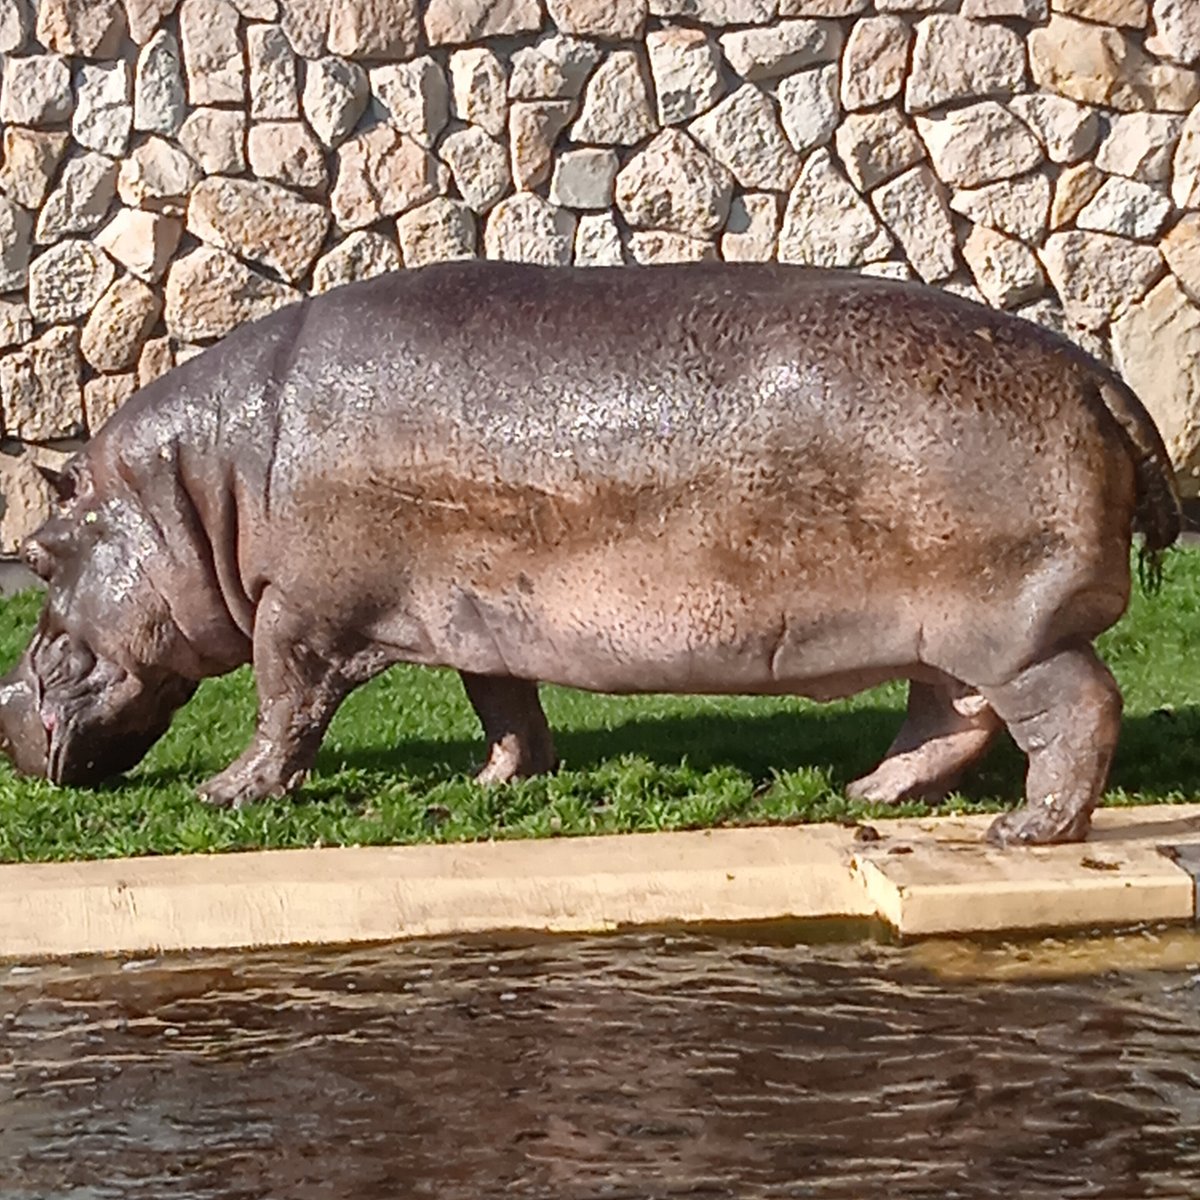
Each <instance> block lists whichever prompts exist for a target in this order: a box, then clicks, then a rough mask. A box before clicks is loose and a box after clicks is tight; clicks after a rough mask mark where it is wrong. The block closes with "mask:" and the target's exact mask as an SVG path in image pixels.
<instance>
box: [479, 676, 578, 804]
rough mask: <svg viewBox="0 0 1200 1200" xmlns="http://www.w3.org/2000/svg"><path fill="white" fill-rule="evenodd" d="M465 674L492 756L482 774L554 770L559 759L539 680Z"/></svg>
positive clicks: (499, 777) (501, 777) (502, 777)
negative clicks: (541, 698) (539, 688)
mask: <svg viewBox="0 0 1200 1200" xmlns="http://www.w3.org/2000/svg"><path fill="white" fill-rule="evenodd" d="M460 674H461V675H462V681H463V687H464V688H465V689H466V692H467V698H468V699H469V700H470V701H471V705H472V707H473V708H474V709H475V712H476V714H477V715H478V717H479V721H480V724H482V725H483V733H484V737H485V738H486V739H487V744H488V757H487V761H486V762H485V763H484V765H483V766H482V767H481V768H480V770H479V773H478V774H477V775H476V776H475V778H476V780H477V781H478V782H479V783H508V782H509V780H512V779H525V778H527V777H528V776H530V775H542V774H545V773H546V772H547V771H553V770H554V768H555V766H557V764H558V760H557V758H556V756H555V753H554V738H553V736H552V735H551V733H550V726H549V725H548V724H547V723H546V714H545V713H544V712H543V711H542V703H541V701H540V700H539V699H538V689H537V684H536V683H532V682H530V681H529V680H527V679H514V678H512V677H511V676H507V675H473V674H472V673H471V672H470V671H462V672H460Z"/></svg>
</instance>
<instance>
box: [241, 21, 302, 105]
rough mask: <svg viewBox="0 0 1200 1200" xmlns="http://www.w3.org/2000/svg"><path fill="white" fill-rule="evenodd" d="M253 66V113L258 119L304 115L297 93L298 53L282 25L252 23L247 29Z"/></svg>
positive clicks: (248, 59)
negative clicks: (301, 113) (293, 49)
mask: <svg viewBox="0 0 1200 1200" xmlns="http://www.w3.org/2000/svg"><path fill="white" fill-rule="evenodd" d="M246 59H247V61H248V63H249V66H250V116H251V117H253V118H254V119H255V120H258V121H287V120H294V119H295V118H296V117H298V116H299V115H300V103H299V100H298V98H297V95H296V55H295V53H294V52H293V51H292V46H291V43H290V42H289V41H288V39H287V35H286V34H285V33H284V32H283V30H282V29H281V28H280V27H279V26H278V25H251V26H250V27H249V28H248V29H247V30H246Z"/></svg>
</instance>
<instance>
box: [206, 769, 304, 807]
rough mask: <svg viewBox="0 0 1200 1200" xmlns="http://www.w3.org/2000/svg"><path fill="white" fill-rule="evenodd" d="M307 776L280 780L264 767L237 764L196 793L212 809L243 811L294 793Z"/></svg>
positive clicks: (300, 773)
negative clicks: (250, 806)
mask: <svg viewBox="0 0 1200 1200" xmlns="http://www.w3.org/2000/svg"><path fill="white" fill-rule="evenodd" d="M306 774H307V772H306V771H302V770H301V771H294V772H292V773H291V774H290V775H286V776H283V777H281V776H280V773H279V772H278V771H270V770H268V769H267V768H266V764H263V763H255V762H253V761H250V762H244V761H243V760H242V759H238V761H237V762H235V763H233V764H232V765H230V766H228V767H226V768H225V770H224V771H222V772H221V773H220V774H219V775H214V776H213V777H212V778H211V779H209V780H208V781H207V782H205V783H202V784H201V785H200V786H199V787H198V788H197V789H196V794H197V795H198V796H199V797H200V799H201V800H202V801H203V802H204V803H205V804H209V805H211V806H212V807H213V808H244V807H245V806H246V805H247V804H255V803H258V802H259V801H261V800H272V799H278V798H279V797H281V796H286V795H288V794H289V793H291V792H294V791H295V790H296V788H298V787H299V786H300V784H301V782H302V781H303V779H304V776H305V775H306Z"/></svg>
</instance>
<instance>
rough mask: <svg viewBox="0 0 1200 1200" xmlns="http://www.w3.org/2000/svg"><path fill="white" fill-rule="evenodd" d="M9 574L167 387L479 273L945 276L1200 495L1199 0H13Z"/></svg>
mask: <svg viewBox="0 0 1200 1200" xmlns="http://www.w3.org/2000/svg"><path fill="white" fill-rule="evenodd" d="M0 59H2V62H0V69H2V75H3V79H2V84H0V124H2V126H3V138H2V140H3V150H2V152H3V160H2V165H0V394H2V399H3V433H4V443H3V449H4V453H3V454H0V472H2V473H0V493H2V494H3V497H4V500H5V505H6V507H5V511H4V514H3V520H2V524H0V551H2V552H11V551H12V550H13V548H14V547H15V545H16V543H17V541H18V539H19V537H20V536H21V534H22V533H24V532H25V531H26V530H27V529H28V528H29V526H30V524H31V523H32V522H33V521H35V520H36V519H37V518H38V516H39V514H40V511H41V509H42V506H43V505H44V503H45V500H46V497H45V495H44V492H43V485H42V483H41V480H40V478H39V477H38V475H37V474H36V472H35V471H34V470H33V465H32V464H33V462H34V461H43V462H45V461H54V460H56V459H58V458H61V456H62V453H63V450H64V447H65V446H69V445H71V444H72V439H78V438H79V437H81V436H86V433H87V431H88V430H89V429H95V428H97V427H98V426H99V425H100V424H101V423H102V422H103V421H104V420H105V418H106V417H107V416H108V414H109V413H111V412H112V411H113V409H114V407H115V406H117V405H118V404H120V403H121V401H122V400H123V399H124V398H125V397H126V396H128V395H129V394H130V393H131V392H132V391H133V390H134V388H135V387H137V386H138V384H139V383H144V382H145V381H147V380H148V379H151V378H154V377H155V376H157V375H159V374H161V373H162V372H163V371H165V370H167V369H168V368H169V367H170V366H171V365H172V363H174V362H177V361H180V360H181V359H182V358H184V357H185V356H188V355H191V354H194V353H196V352H197V349H198V348H199V347H202V346H204V345H206V344H209V343H211V342H212V341H213V340H215V339H218V338H220V337H221V336H222V335H223V334H226V333H228V332H229V331H230V330H231V329H232V328H234V326H236V325H237V324H238V323H239V322H242V321H246V320H249V319H251V318H253V317H256V316H258V315H260V314H262V313H266V312H268V311H270V310H272V309H274V308H278V307H280V306H281V305H286V304H290V303H292V302H294V301H295V300H296V299H297V298H298V297H299V296H301V295H302V294H303V293H305V292H321V291H324V290H326V289H328V288H331V287H333V286H335V285H337V284H339V283H341V282H343V281H346V280H351V279H360V278H363V277H365V276H368V275H372V274H375V273H377V272H380V271H385V270H391V269H395V268H398V267H401V266H417V265H420V264H422V263H428V262H433V261H435V260H438V259H449V258H459V257H463V256H469V255H477V254H478V255H487V256H489V257H494V258H520V259H530V260H533V261H537V262H543V263H569V262H575V263H580V264H594V263H623V262H624V263H628V262H641V263H653V262H663V261H667V260H673V259H708V258H725V259H775V258H778V259H779V260H781V261H784V262H794V263H819V264H823V265H828V266H838V267H847V268H855V269H860V270H864V271H869V272H873V273H876V274H886V275H894V276H897V277H902V278H920V279H924V280H926V281H928V282H931V283H934V284H937V285H939V286H942V287H946V288H949V289H952V290H954V291H957V292H960V293H963V294H966V295H970V296H973V297H976V298H981V299H983V300H984V301H985V302H986V303H989V304H993V305H998V306H1003V307H1005V308H1010V309H1013V310H1015V311H1017V312H1020V313H1022V314H1024V315H1027V316H1029V317H1031V318H1033V319H1034V320H1037V321H1041V322H1043V323H1045V324H1048V325H1051V326H1054V327H1056V328H1062V329H1065V330H1066V331H1067V332H1068V334H1069V335H1070V336H1072V337H1075V338H1076V339H1077V340H1078V341H1079V342H1080V343H1081V344H1082V345H1084V346H1086V347H1087V348H1088V349H1089V350H1091V351H1093V352H1094V353H1096V354H1098V355H1100V356H1101V357H1106V358H1110V359H1111V358H1114V357H1115V360H1116V362H1117V364H1118V365H1119V367H1120V368H1121V369H1122V370H1123V371H1124V372H1125V374H1126V375H1127V377H1128V378H1129V379H1130V381H1131V382H1132V383H1133V384H1134V386H1135V387H1136V388H1137V389H1138V391H1139V392H1140V393H1141V394H1142V395H1143V397H1144V398H1145V400H1146V401H1147V403H1148V404H1149V405H1150V407H1151V408H1152V409H1153V411H1154V412H1155V414H1156V416H1157V417H1158V418H1159V421H1160V423H1161V424H1162V426H1163V427H1164V432H1165V433H1166V435H1167V437H1168V440H1169V442H1170V445H1171V449H1172V452H1173V454H1174V455H1175V457H1176V461H1177V463H1178V465H1179V466H1180V467H1181V468H1182V469H1183V473H1184V476H1185V479H1186V480H1187V482H1188V485H1189V488H1190V490H1193V491H1194V490H1195V489H1196V486H1197V485H1196V481H1195V480H1194V479H1193V476H1194V475H1196V474H1198V473H1200V307H1198V302H1200V106H1198V103H1197V102H1198V101H1200V71H1197V69H1196V68H1197V67H1198V66H1200V0H340V2H331V0H39V2H37V3H34V0H0Z"/></svg>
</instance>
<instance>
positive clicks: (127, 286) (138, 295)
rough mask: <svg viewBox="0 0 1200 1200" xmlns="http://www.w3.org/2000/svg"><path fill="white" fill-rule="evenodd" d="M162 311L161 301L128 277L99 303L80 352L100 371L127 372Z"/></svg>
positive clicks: (113, 286)
mask: <svg viewBox="0 0 1200 1200" xmlns="http://www.w3.org/2000/svg"><path fill="white" fill-rule="evenodd" d="M161 312H162V298H161V297H160V296H159V295H158V294H157V293H156V292H155V291H153V289H151V288H149V287H147V286H146V285H145V284H144V283H142V282H141V281H140V280H138V279H134V278H133V277H132V276H130V275H125V276H123V277H122V278H121V279H118V280H117V281H116V282H115V283H113V284H112V285H111V286H110V287H109V288H108V290H107V291H105V293H104V295H102V296H101V297H100V299H99V300H98V301H97V303H96V307H95V308H93V309H92V311H91V313H90V314H89V315H88V319H87V322H86V324H85V325H84V327H83V336H82V337H81V338H80V340H79V349H80V351H81V352H82V354H83V357H84V359H85V360H86V361H87V362H88V363H89V364H90V365H91V366H93V367H95V369H96V370H97V371H106V372H109V373H112V372H115V371H126V370H129V369H130V368H132V367H134V366H136V365H137V360H138V354H139V353H140V352H141V349H142V346H143V344H144V343H145V341H146V339H147V338H148V337H149V336H150V331H151V330H152V329H153V328H154V324H155V322H156V321H157V320H158V318H159V314H160V313H161Z"/></svg>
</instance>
